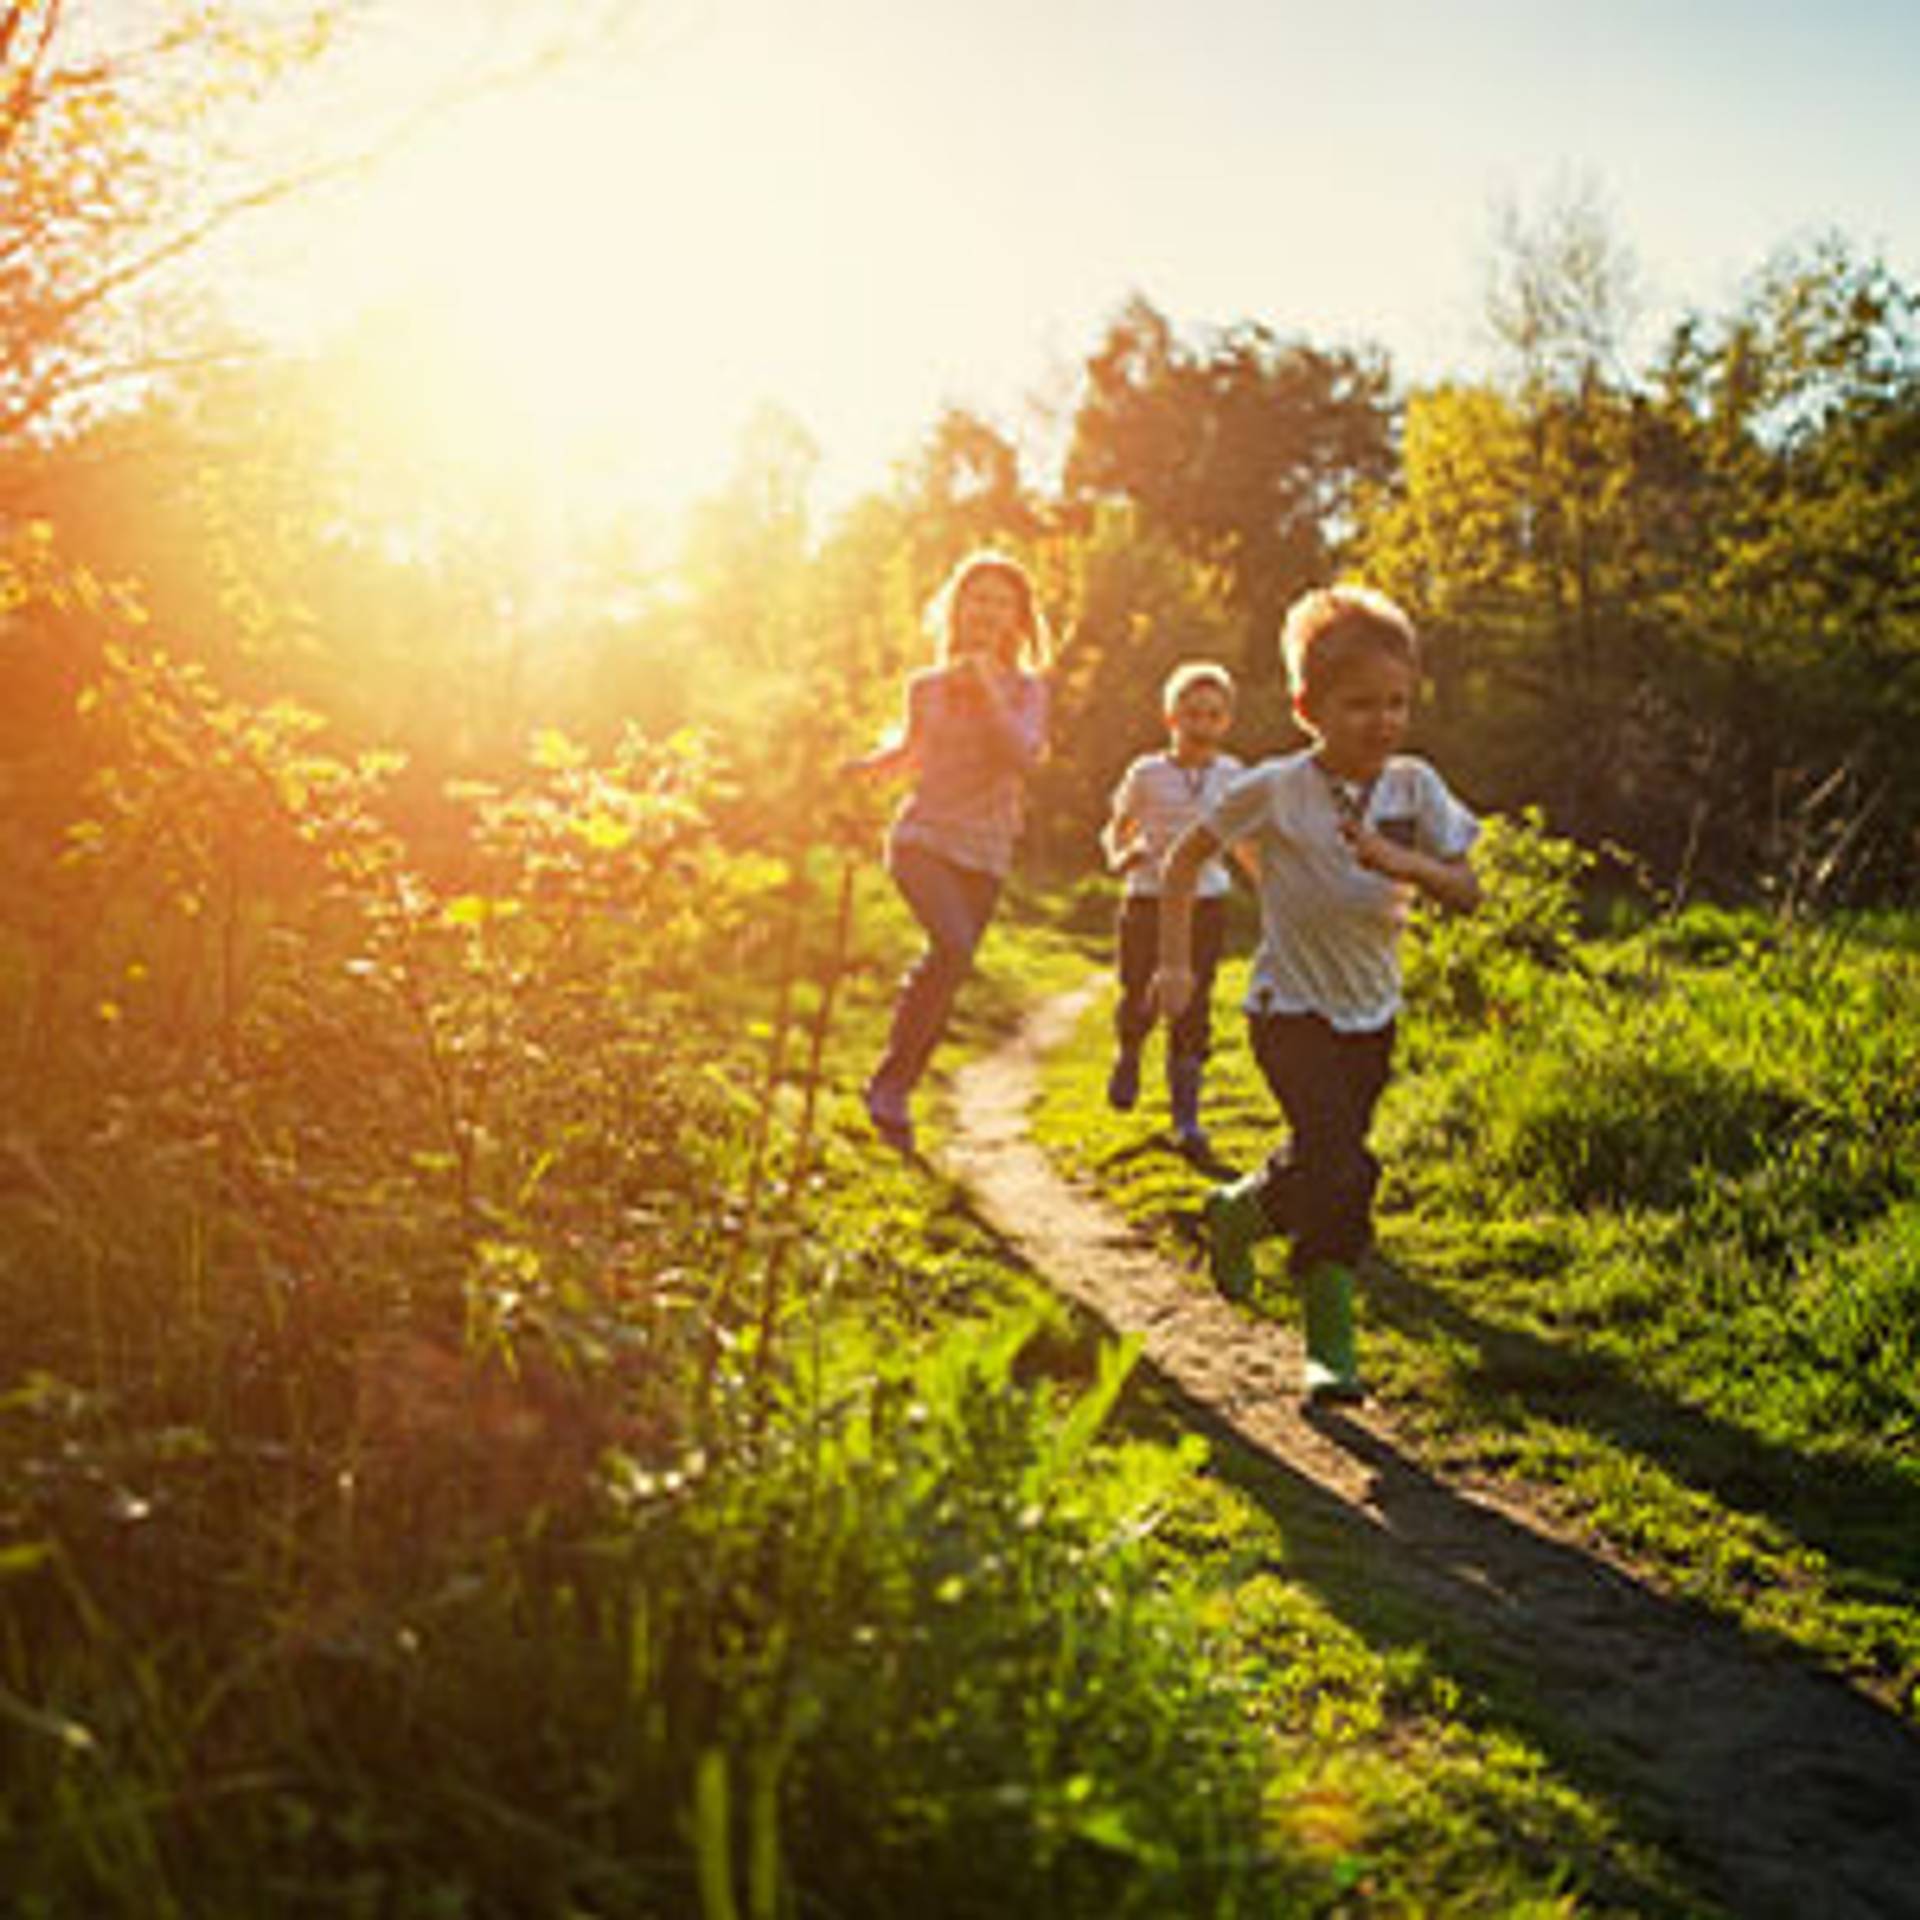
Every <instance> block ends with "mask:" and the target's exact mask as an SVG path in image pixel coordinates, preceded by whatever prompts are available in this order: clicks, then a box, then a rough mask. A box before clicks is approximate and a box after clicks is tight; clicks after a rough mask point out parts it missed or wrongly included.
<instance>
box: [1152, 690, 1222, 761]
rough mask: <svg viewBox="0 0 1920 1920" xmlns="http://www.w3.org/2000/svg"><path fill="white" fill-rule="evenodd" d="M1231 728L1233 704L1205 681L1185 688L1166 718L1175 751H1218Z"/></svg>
mask: <svg viewBox="0 0 1920 1920" xmlns="http://www.w3.org/2000/svg"><path fill="white" fill-rule="evenodd" d="M1232 725H1233V702H1232V701H1231V700H1229V699H1228V698H1227V696H1226V695H1225V694H1224V693H1223V692H1222V691H1221V690H1220V689H1219V688H1218V687H1216V686H1211V685H1209V684H1208V683H1207V682H1206V681H1204V680H1200V681H1196V682H1195V683H1194V684H1193V685H1192V686H1190V687H1187V688H1185V689H1184V690H1183V691H1182V693H1181V695H1180V698H1179V699H1178V700H1176V701H1175V702H1174V703H1173V710H1172V711H1171V712H1170V713H1169V714H1168V715H1167V730H1168V731H1169V732H1170V733H1171V734H1172V735H1173V744H1174V745H1175V746H1176V747H1189V748H1199V749H1204V748H1207V747H1217V746H1218V745H1219V744H1220V742H1221V741H1222V740H1224V739H1225V738H1226V737H1227V729H1228V728H1229V727H1231V726H1232Z"/></svg>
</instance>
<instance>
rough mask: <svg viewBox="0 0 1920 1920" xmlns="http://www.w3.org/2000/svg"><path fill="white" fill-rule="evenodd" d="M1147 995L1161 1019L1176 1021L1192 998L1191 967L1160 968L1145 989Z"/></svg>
mask: <svg viewBox="0 0 1920 1920" xmlns="http://www.w3.org/2000/svg"><path fill="white" fill-rule="evenodd" d="M1147 995H1148V997H1149V998H1150V999H1151V1000H1152V1002H1153V1005H1154V1008H1155V1010H1156V1011H1157V1012H1158V1013H1159V1014H1160V1015H1161V1017H1162V1018H1163V1019H1167V1020H1178V1019H1179V1018H1180V1016H1181V1015H1182V1014H1183V1013H1185V1012H1186V1010H1187V1002H1188V1001H1189V1000H1191V999H1192V998H1193V969H1192V968H1191V967H1160V968H1158V969H1156V970H1155V972H1154V976H1153V979H1152V981H1151V983H1150V984H1149V985H1148V987H1147Z"/></svg>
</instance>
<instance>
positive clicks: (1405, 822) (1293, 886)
mask: <svg viewBox="0 0 1920 1920" xmlns="http://www.w3.org/2000/svg"><path fill="white" fill-rule="evenodd" d="M1336 789H1344V792H1341V791H1337V790H1336ZM1361 808H1364V814H1363V815H1362V816H1361V817H1364V819H1365V820H1366V822H1367V824H1368V825H1369V826H1371V827H1372V828H1373V829H1374V830H1375V831H1376V832H1379V833H1383V834H1385V835H1386V837H1387V838H1389V839H1395V840H1399V841H1401V842H1402V843H1403V844H1406V845H1409V846H1412V847H1415V848H1417V849H1418V850H1419V851H1420V852H1422V853H1426V854H1430V855H1432V856H1433V857H1434V858H1436V859H1441V860H1453V859H1457V858H1459V856H1460V855H1462V854H1464V853H1465V852H1466V851H1467V849H1468V848H1469V847H1471V846H1472V845H1473V843H1474V841H1475V840H1476V839H1477V838H1478V837H1479V833H1480V823H1479V821H1478V820H1476V819H1475V818H1474V816H1473V815H1472V814H1471V813H1469V812H1468V811H1467V809H1466V808H1465V807H1463V806H1462V805H1461V804H1460V802H1459V801H1458V800H1456V799H1455V798H1454V796H1453V795H1452V793H1450V792H1449V791H1448V789H1447V784H1446V782H1445V781H1444V780H1442V779H1441V778H1440V776H1439V774H1437V773H1436V772H1435V771H1434V770H1433V768H1432V767H1430V766H1429V765H1428V764H1427V763H1426V762H1425V761H1424V760H1420V759H1416V758H1414V757H1413V756H1411V755H1408V754H1397V755H1395V756H1394V758H1393V759H1391V760H1389V761H1388V762H1387V764H1386V766H1385V767H1384V768H1382V769H1381V772H1380V777H1379V778H1378V779H1377V780H1376V781H1374V783H1373V785H1372V787H1371V789H1369V790H1367V791H1365V792H1361V791H1356V790H1354V789H1353V788H1351V787H1350V786H1347V784H1346V783H1344V782H1337V781H1335V780H1334V778H1333V777H1332V776H1331V775H1330V774H1328V772H1327V771H1326V769H1325V768H1324V767H1322V766H1321V765H1320V763H1319V761H1318V760H1317V759H1316V758H1315V755H1314V750H1313V749H1312V748H1307V749H1304V750H1303V751H1301V752H1299V753H1290V754H1286V755H1283V756H1282V757H1281V758H1279V759H1275V760H1263V761H1262V762H1261V763H1260V764H1259V765H1258V766H1257V767H1254V768H1253V769H1251V770H1250V771H1249V772H1247V773H1244V774H1242V775H1241V776H1240V778H1239V779H1238V780H1236V781H1235V782H1234V783H1233V784H1232V786H1230V787H1229V788H1228V789H1227V791H1226V792H1225V793H1224V794H1222V795H1221V797H1220V799H1219V800H1218V801H1217V802H1215V803H1214V805H1213V806H1212V807H1211V808H1210V809H1209V810H1208V812H1207V815H1206V823H1207V828H1208V830H1209V831H1210V832H1211V833H1213V834H1214V835H1216V836H1217V837H1218V838H1219V839H1220V840H1222V841H1224V842H1227V843H1228V844H1231V843H1232V842H1234V841H1236V840H1249V841H1251V842H1252V843H1253V845H1254V847H1255V848H1256V849H1257V850H1258V853H1259V856H1260V948H1259V951H1258V953H1257V954H1256V955H1255V956H1254V963H1253V973H1252V977H1251V981H1250V983H1249V986H1248V991H1247V1002H1246V1004H1247V1011H1248V1012H1249V1013H1317V1014H1319V1015H1321V1016H1322V1017H1323V1018H1324V1019H1325V1020H1327V1021H1328V1022H1329V1023H1330V1024H1331V1025H1332V1026H1333V1027H1335V1028H1336V1029H1338V1030H1339V1031H1340V1032H1342V1033H1368V1032H1372V1031H1374V1030H1376V1029H1377V1028H1380V1027H1384V1026H1385V1025H1386V1024H1387V1022H1388V1021H1389V1020H1391V1019H1393V1017H1394V1016H1395V1014H1397V1013H1398V1012H1399V1010H1400V932H1401V929H1402V927H1403V926H1405V924H1406V918H1407V909H1408V907H1409V906H1410V904H1411V902H1412V896H1413V889H1412V888H1411V887H1410V886H1408V885H1407V884H1406V883H1405V882H1404V881H1397V880H1389V879H1387V878H1386V876H1385V875H1384V874H1378V873H1371V872H1369V871H1368V870H1367V869H1366V868H1365V867H1363V866H1361V865H1360V863H1359V862H1358V861H1357V860H1356V859H1355V858H1354V857H1353V851H1352V849H1351V848H1350V847H1349V846H1348V845H1347V843H1346V841H1345V840H1344V839H1343V838H1342V837H1341V833H1340V823H1341V820H1342V818H1343V817H1344V815H1345V813H1346V811H1347V810H1348V809H1356V810H1358V809H1361Z"/></svg>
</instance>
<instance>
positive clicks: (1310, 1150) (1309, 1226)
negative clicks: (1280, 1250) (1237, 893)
mask: <svg viewBox="0 0 1920 1920" xmlns="http://www.w3.org/2000/svg"><path fill="white" fill-rule="evenodd" d="M1393 1035H1394V1028H1393V1023H1392V1022H1391V1021H1389V1022H1388V1024H1387V1025H1386V1026H1384V1027H1380V1028H1378V1029H1376V1030H1375V1031H1373V1032H1371V1033H1340V1032H1337V1031H1336V1030H1335V1029H1334V1028H1333V1027H1332V1026H1330V1025H1329V1024H1328V1023H1327V1022H1326V1021H1325V1020H1323V1019H1322V1018H1321V1017H1320V1016H1319V1015H1318V1014H1317V1013H1255V1014H1249V1015H1248V1017H1247V1036H1248V1038H1249V1040H1251V1042H1252V1044H1253V1057H1254V1058H1255V1059H1256V1060H1257V1061H1258V1062H1259V1063H1260V1071H1261V1072H1262V1073H1263V1074H1264V1075H1265V1076H1266V1081H1267V1085H1268V1086H1269V1087H1271V1088H1272V1089H1273V1097H1274V1098H1275V1099H1276V1100H1278V1101H1279V1102H1280V1110H1281V1112H1283V1113H1284V1114H1285V1115H1286V1117H1287V1127H1288V1131H1289V1135H1290V1137H1289V1139H1288V1141H1287V1144H1286V1145H1285V1146H1284V1147H1282V1148H1281V1149H1280V1150H1279V1152H1277V1153H1276V1154H1274V1155H1273V1157H1272V1158H1271V1159H1270V1160H1268V1162H1267V1165H1266V1170H1265V1172H1264V1174H1263V1176H1262V1178H1261V1182H1260V1188H1259V1194H1260V1204H1261V1207H1262V1208H1263V1209H1264V1210H1265V1212H1266V1215H1267V1218H1268V1219H1269V1220H1270V1221H1271V1222H1272V1223H1273V1225H1274V1227H1275V1228H1276V1229H1277V1230H1278V1231H1279V1232H1281V1233H1286V1234H1291V1235H1292V1237H1293V1248H1292V1252H1291V1254H1290V1256H1289V1259H1288V1265H1289V1267H1290V1268H1291V1269H1292V1271H1293V1272H1295V1273H1299V1274H1304V1273H1308V1272H1311V1271H1312V1269H1313V1268H1315V1267H1316V1266H1319V1265H1321V1264H1322V1263H1323V1262H1326V1261H1333V1262H1337V1263H1338V1264H1339V1265H1341V1266H1351V1265H1352V1264H1353V1263H1354V1261H1356V1260H1357V1259H1358V1258H1359V1257H1360V1256H1361V1255H1362V1254H1363V1253H1365V1252H1366V1250H1367V1247H1368V1245H1369V1244H1370V1242H1371V1241H1372V1238H1373V1194H1374V1189H1375V1188H1376V1187H1377V1186H1378V1185H1379V1184H1380V1163H1379V1161H1378V1160H1376V1159H1375V1158H1374V1157H1373V1154H1372V1152H1371V1150H1370V1149H1369V1148H1368V1146H1367V1134H1368V1132H1369V1130H1370V1129H1371V1127H1372V1125H1373V1110H1374V1108H1375V1107H1376V1106H1378V1105H1379V1102H1380V1095H1381V1094H1382V1093H1383V1092H1384V1091H1385V1089H1386V1084H1387V1071H1388V1068H1389V1066H1390V1065H1391V1064H1392V1060H1393Z"/></svg>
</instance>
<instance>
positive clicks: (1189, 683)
mask: <svg viewBox="0 0 1920 1920" xmlns="http://www.w3.org/2000/svg"><path fill="white" fill-rule="evenodd" d="M1189 687H1217V688H1218V689H1219V691H1220V695H1221V697H1222V698H1223V699H1224V700H1225V701H1226V702H1227V704H1228V705H1229V706H1231V705H1232V704H1233V700H1234V692H1235V689H1234V684H1233V675H1232V674H1230V673H1229V672H1228V671H1227V670H1226V668H1225V667H1223V666H1222V665H1221V664H1220V663H1219V661H1217V660H1183V661H1181V663H1180V664H1179V665H1178V666H1177V667H1175V668H1174V670H1173V671H1172V672H1171V673H1170V674H1168V675H1167V678H1166V682H1165V684H1164V685H1163V686H1162V687H1161V689H1160V711H1161V712H1162V713H1164V714H1169V715H1171V714H1172V712H1173V710H1174V708H1175V707H1177V706H1178V705H1179V704H1180V699H1181V696H1182V695H1183V694H1184V693H1185V692H1186V691H1187V689H1188V688H1189Z"/></svg>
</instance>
